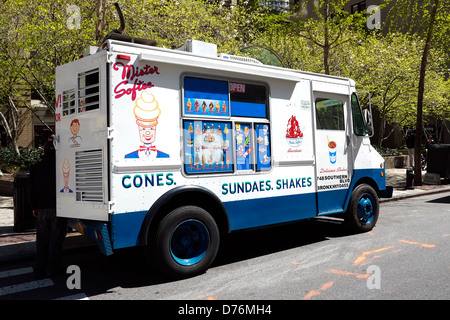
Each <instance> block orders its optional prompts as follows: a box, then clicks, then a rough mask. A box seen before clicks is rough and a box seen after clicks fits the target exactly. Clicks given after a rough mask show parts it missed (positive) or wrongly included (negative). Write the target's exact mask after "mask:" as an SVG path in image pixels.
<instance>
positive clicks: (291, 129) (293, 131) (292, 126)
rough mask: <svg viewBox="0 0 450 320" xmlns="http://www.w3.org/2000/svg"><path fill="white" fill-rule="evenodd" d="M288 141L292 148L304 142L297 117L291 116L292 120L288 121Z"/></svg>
mask: <svg viewBox="0 0 450 320" xmlns="http://www.w3.org/2000/svg"><path fill="white" fill-rule="evenodd" d="M286 141H287V142H288V144H289V145H290V146H291V147H298V146H299V145H300V144H301V143H302V141H303V132H301V130H300V126H299V124H298V121H297V119H296V118H295V116H291V118H290V119H289V120H288V124H287V130H286Z"/></svg>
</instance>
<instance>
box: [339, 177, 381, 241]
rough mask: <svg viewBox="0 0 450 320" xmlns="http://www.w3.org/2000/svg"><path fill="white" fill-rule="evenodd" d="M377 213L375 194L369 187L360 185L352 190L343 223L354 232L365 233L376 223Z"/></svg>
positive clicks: (377, 206)
mask: <svg viewBox="0 0 450 320" xmlns="http://www.w3.org/2000/svg"><path fill="white" fill-rule="evenodd" d="M379 211H380V206H379V201H378V196H377V193H376V192H375V190H374V189H373V188H372V187H371V186H369V185H367V184H361V185H359V186H357V187H356V188H355V189H354V190H353V193H352V196H351V198H350V203H349V205H348V208H347V212H346V213H345V221H346V223H347V224H348V226H349V227H350V228H351V229H352V230H353V231H354V232H367V231H370V230H372V228H373V227H374V226H375V224H376V223H377V220H378V215H379Z"/></svg>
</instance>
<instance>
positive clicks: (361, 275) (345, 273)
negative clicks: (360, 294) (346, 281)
mask: <svg viewBox="0 0 450 320" xmlns="http://www.w3.org/2000/svg"><path fill="white" fill-rule="evenodd" d="M328 272H329V273H334V274H339V275H343V276H355V277H356V278H358V279H367V278H368V277H370V274H368V273H356V272H350V271H344V270H335V269H331V270H329V271H328Z"/></svg>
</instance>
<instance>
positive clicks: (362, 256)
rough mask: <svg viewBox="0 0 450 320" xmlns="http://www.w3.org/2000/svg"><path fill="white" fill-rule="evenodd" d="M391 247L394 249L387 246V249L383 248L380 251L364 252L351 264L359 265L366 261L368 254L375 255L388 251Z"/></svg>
mask: <svg viewBox="0 0 450 320" xmlns="http://www.w3.org/2000/svg"><path fill="white" fill-rule="evenodd" d="M393 247H394V246H389V247H384V248H380V249H375V250H372V251H364V252H363V253H362V254H361V255H360V256H359V257H358V258H356V259H355V260H354V261H353V264H354V265H358V264H361V263H362V262H363V261H364V260H366V257H367V256H368V255H370V254H372V253H377V252H380V251H384V250H388V249H391V248H393Z"/></svg>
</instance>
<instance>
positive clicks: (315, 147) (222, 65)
mask: <svg viewBox="0 0 450 320" xmlns="http://www.w3.org/2000/svg"><path fill="white" fill-rule="evenodd" d="M186 48H187V49H186ZM186 50H187V51H186ZM90 51H91V52H88V53H87V54H85V55H84V56H83V57H82V58H80V59H78V60H76V61H73V62H70V63H68V64H65V65H62V66H60V67H58V68H57V70H56V139H55V140H56V149H57V185H58V190H57V191H56V192H57V215H58V216H60V217H66V218H68V219H69V220H70V221H71V222H72V225H76V226H77V229H78V230H79V231H80V232H82V233H83V234H85V235H86V236H88V237H90V238H92V239H94V240H95V241H96V242H97V244H98V246H99V248H100V249H101V251H102V252H103V253H105V254H107V255H109V254H112V253H113V252H114V250H117V249H120V248H126V247H132V246H145V247H146V250H147V251H148V253H149V256H150V257H151V258H152V260H153V261H154V262H155V263H156V264H157V265H158V266H159V267H161V269H162V270H163V271H165V272H167V273H169V274H170V275H173V276H191V275H196V274H199V273H201V272H204V271H205V270H207V269H208V267H209V266H210V265H211V263H212V262H213V261H214V259H215V256H216V254H217V251H218V248H219V243H220V241H221V238H222V237H223V235H224V234H227V233H229V232H233V231H236V230H242V229H249V228H256V227H263V226H271V225H275V224H280V223H285V222H292V221H297V220H302V219H309V218H314V217H318V216H324V215H337V214H339V215H342V216H343V217H344V218H345V221H346V222H347V223H348V225H349V226H351V228H353V230H355V231H357V232H364V231H368V230H371V229H372V228H373V227H374V226H375V224H376V222H377V219H378V215H379V198H380V197H389V196H390V194H389V193H390V191H392V189H391V188H389V187H386V179H385V167H384V160H383V158H382V157H381V156H380V155H379V154H378V153H377V151H376V150H375V149H374V148H373V147H372V146H371V144H370V135H371V133H372V119H371V112H370V108H369V109H365V110H362V109H361V107H360V103H359V100H358V96H357V94H356V90H355V82H354V81H352V80H351V79H347V78H341V77H335V76H329V75H321V74H313V73H308V72H302V71H298V70H290V69H285V68H279V67H274V66H268V65H264V64H261V63H259V62H258V61H255V60H252V59H247V58H244V57H236V56H229V55H224V54H220V55H217V47H216V46H215V45H212V44H207V43H203V42H198V41H191V42H190V43H189V45H188V46H186V47H185V50H172V49H164V48H159V47H156V46H148V45H145V44H138V43H132V42H124V41H120V40H115V39H108V40H106V41H105V42H104V43H103V45H102V46H101V48H98V49H92V48H91V50H90Z"/></svg>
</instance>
